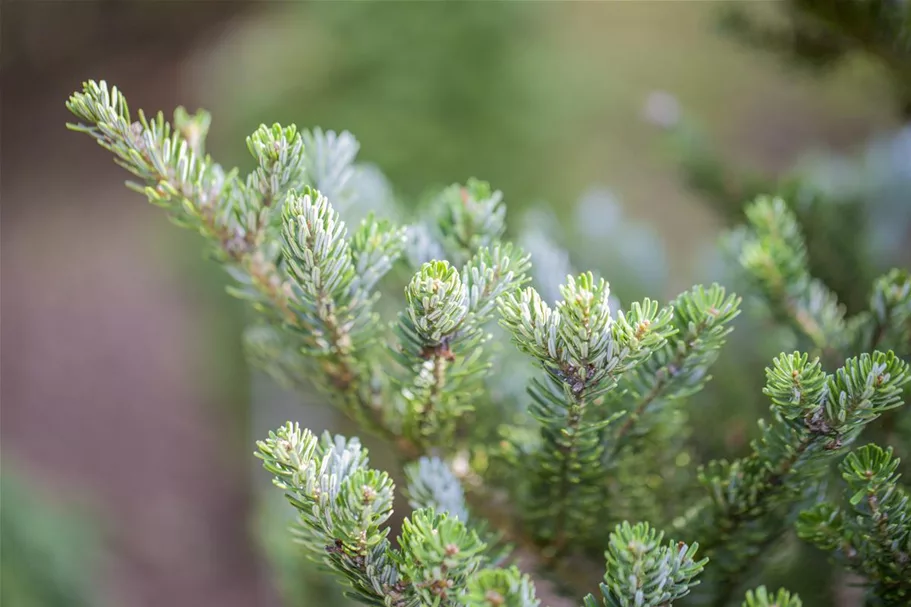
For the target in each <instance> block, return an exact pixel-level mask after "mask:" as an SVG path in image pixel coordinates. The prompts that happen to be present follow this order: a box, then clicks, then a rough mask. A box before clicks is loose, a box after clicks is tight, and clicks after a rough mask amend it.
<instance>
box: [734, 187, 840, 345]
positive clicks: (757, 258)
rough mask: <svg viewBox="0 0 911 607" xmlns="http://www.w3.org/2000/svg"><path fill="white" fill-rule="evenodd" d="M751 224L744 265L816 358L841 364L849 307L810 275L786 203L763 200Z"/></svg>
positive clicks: (742, 245)
mask: <svg viewBox="0 0 911 607" xmlns="http://www.w3.org/2000/svg"><path fill="white" fill-rule="evenodd" d="M746 216H747V220H748V223H749V227H748V228H747V229H742V230H741V231H740V232H739V233H737V234H736V236H735V241H739V242H738V244H739V251H740V263H741V265H742V266H743V268H744V269H745V270H746V272H747V275H748V276H749V277H750V279H751V280H752V282H753V284H754V286H755V287H756V288H757V290H758V291H759V292H760V293H762V295H763V296H764V298H765V299H766V301H767V303H768V305H769V308H770V310H771V311H772V312H773V314H774V315H775V316H776V318H777V319H779V320H781V321H783V322H786V323H788V324H790V325H791V326H792V327H793V328H794V330H795V331H797V333H798V334H799V335H802V336H804V337H806V338H807V339H809V341H810V342H811V343H812V344H813V346H814V348H815V353H816V354H817V355H819V356H822V357H824V358H825V359H827V360H830V361H840V360H841V357H842V354H841V353H842V352H843V350H844V346H845V345H846V344H845V338H846V336H847V335H848V331H847V328H846V325H845V321H844V316H845V310H844V307H843V306H841V305H840V304H839V303H838V300H837V298H836V297H835V295H834V293H832V292H831V291H830V290H829V289H828V288H827V287H826V286H825V285H824V284H823V283H822V282H820V281H819V280H816V279H814V278H813V277H811V276H810V273H809V270H808V266H807V252H806V245H805V244H804V241H803V237H802V236H801V234H800V228H799V226H798V223H797V219H796V218H795V216H794V214H793V213H792V212H791V211H790V210H789V209H788V207H787V205H786V204H785V203H784V201H783V200H782V199H781V198H777V197H776V198H768V197H760V198H758V199H757V200H756V201H755V202H753V203H752V204H750V205H748V206H747V208H746Z"/></svg>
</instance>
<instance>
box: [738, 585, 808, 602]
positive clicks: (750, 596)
mask: <svg viewBox="0 0 911 607" xmlns="http://www.w3.org/2000/svg"><path fill="white" fill-rule="evenodd" d="M743 607H803V603H802V602H801V600H800V597H799V596H797V595H796V594H792V593H790V592H788V591H787V590H785V589H784V588H782V589H779V590H778V592H775V593H772V592H769V591H768V590H766V587H765V586H760V587H759V588H757V589H756V590H748V591H747V595H746V600H744V602H743Z"/></svg>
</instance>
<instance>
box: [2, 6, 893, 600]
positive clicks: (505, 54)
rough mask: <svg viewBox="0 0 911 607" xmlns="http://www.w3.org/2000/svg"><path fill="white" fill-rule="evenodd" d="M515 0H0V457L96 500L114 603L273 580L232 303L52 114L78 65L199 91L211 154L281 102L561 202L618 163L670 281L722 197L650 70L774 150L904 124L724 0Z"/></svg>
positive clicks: (684, 270) (323, 122)
mask: <svg viewBox="0 0 911 607" xmlns="http://www.w3.org/2000/svg"><path fill="white" fill-rule="evenodd" d="M471 4H477V3H471ZM506 4H510V3H493V4H485V6H483V7H478V6H470V5H468V6H462V7H461V8H459V7H455V8H453V7H451V6H448V5H447V6H437V7H428V6H426V5H424V4H420V3H385V4H384V5H383V6H368V5H367V3H343V4H341V5H329V4H326V3H317V4H305V3H300V4H297V3H277V2H275V3H272V2H267V3H252V4H245V3H240V2H192V3H190V2H187V3H182V2H181V3H178V2H173V3H172V2H143V1H139V0H136V1H132V2H130V1H124V0H109V1H106V2H10V1H6V2H4V4H3V6H2V28H3V31H2V44H3V48H2V79H0V82H2V114H0V115H2V147H0V154H2V157H0V160H2V185H0V191H2V193H0V198H2V394H0V399H2V422H0V440H2V457H3V473H4V475H8V474H9V473H10V470H12V471H14V473H15V474H17V475H18V476H20V477H25V478H27V479H28V481H29V483H31V484H34V485H36V486H37V487H39V488H40V490H41V491H45V492H48V493H47V494H48V495H51V496H53V497H52V498H51V499H52V501H53V502H54V503H55V504H58V505H59V506H60V507H61V508H62V509H63V510H67V511H69V510H74V509H75V510H80V511H82V510H85V511H86V512H87V513H88V514H87V515H86V516H87V518H88V519H89V520H91V521H93V524H96V525H97V526H98V528H99V529H100V536H101V538H102V540H101V545H102V546H103V549H102V550H101V553H100V555H99V556H98V557H97V558H98V562H99V563H100V564H99V566H98V568H96V569H94V573H92V575H93V576H96V578H95V579H97V581H98V584H97V587H98V588H99V589H100V594H101V596H102V597H103V598H102V602H103V604H108V605H130V606H135V607H143V606H146V605H148V606H152V605H156V606H157V605H161V604H168V605H171V606H173V607H178V606H183V605H186V606H190V605H194V606H197V605H219V606H221V607H231V606H234V605H237V606H241V605H244V606H248V605H265V604H269V603H270V602H273V601H275V593H274V590H273V588H272V586H273V584H272V581H271V576H270V575H269V574H268V573H267V572H266V571H265V568H264V566H263V565H262V558H261V557H260V556H258V555H259V552H260V550H259V548H257V545H258V544H257V541H256V539H255V538H254V537H253V535H254V533H253V531H251V528H252V526H251V523H250V520H251V513H252V510H253V507H252V505H251V504H252V500H253V498H252V497H251V489H250V487H251V478H250V477H251V471H252V470H253V469H254V468H253V464H252V463H251V461H250V460H251V459H252V458H250V452H251V451H252V434H253V433H252V432H251V426H256V425H258V424H256V423H255V422H253V421H251V419H254V417H252V414H251V412H250V410H251V406H250V402H251V400H252V399H251V396H250V395H251V393H252V392H251V383H250V378H249V375H248V372H247V370H246V367H245V365H244V363H243V361H242V357H241V354H240V352H239V336H240V330H241V324H242V321H243V317H242V313H241V311H240V309H239V307H238V306H237V305H236V304H235V303H234V302H231V301H229V299H228V297H227V296H226V295H224V293H223V289H222V287H223V284H224V279H223V277H222V276H221V274H220V271H219V270H218V269H217V268H216V267H214V266H212V265H210V264H209V263H208V262H206V261H204V260H202V259H201V256H200V250H201V247H200V244H199V243H198V242H197V240H196V239H195V237H194V236H193V235H190V234H184V233H182V232H180V231H178V230H174V229H173V228H172V227H171V226H170V225H169V224H168V222H167V220H166V219H165V218H164V217H163V215H162V213H160V212H159V211H158V210H157V209H154V208H151V207H150V206H149V205H147V204H146V202H145V201H144V200H143V199H142V198H141V197H140V196H138V195H135V194H133V193H130V192H129V191H127V190H126V189H125V188H124V187H123V181H124V179H125V177H126V175H125V174H124V173H123V171H122V170H120V169H119V168H118V167H117V166H115V165H114V164H113V163H112V162H111V159H110V158H109V155H108V154H107V153H105V152H104V151H103V150H101V149H99V148H97V146H95V145H94V144H92V143H91V142H90V141H89V140H88V139H87V138H86V137H84V136H80V135H77V134H73V133H70V132H68V131H66V130H65V128H64V123H65V122H67V120H68V119H69V115H68V113H67V111H66V110H65V108H64V101H65V100H66V98H67V97H68V95H69V94H71V93H72V92H73V91H74V90H76V89H77V88H79V86H80V84H81V82H82V81H83V80H86V79H89V78H95V79H102V78H103V79H106V80H107V81H108V82H109V83H113V84H116V85H117V86H118V87H120V88H121V89H122V90H123V91H125V92H126V95H127V97H128V99H129V100H130V103H131V105H132V108H133V109H134V111H135V109H137V108H140V107H141V108H144V109H146V110H147V111H157V110H158V109H164V110H165V111H166V113H169V112H170V111H171V109H172V108H173V107H175V106H177V105H185V106H187V107H188V108H189V109H195V108H196V107H206V108H208V109H210V110H212V112H213V115H214V123H213V132H212V136H211V143H210V146H209V148H210V151H212V153H213V154H214V155H215V156H216V157H218V158H219V159H220V160H222V161H223V162H225V163H226V164H232V163H244V162H246V159H245V158H244V156H243V155H244V149H243V143H242V141H243V139H242V138H243V136H245V135H246V134H247V133H249V132H250V131H252V130H253V128H255V126H256V125H257V124H259V122H271V121H273V120H275V121H286V122H292V121H293V122H297V123H298V124H299V125H301V126H302V127H310V126H324V127H329V128H339V129H340V128H348V129H351V130H352V131H353V132H354V133H355V134H356V135H358V136H359V137H360V138H361V141H362V144H363V153H364V156H365V157H366V158H367V159H368V160H372V161H374V162H376V163H377V164H378V165H379V166H380V168H382V169H383V170H384V171H386V172H387V174H388V175H389V176H390V178H391V179H392V181H393V184H394V185H395V186H396V187H397V188H399V189H400V190H401V191H402V192H403V193H404V194H407V195H414V194H417V193H419V192H420V191H421V190H422V189H423V187H425V186H429V185H433V184H435V183H438V182H439V183H447V182H451V181H461V180H464V179H465V178H467V177H468V176H470V175H478V176H479V177H482V178H485V179H489V180H490V181H491V182H493V183H494V185H496V186H497V187H500V188H502V189H503V190H504V191H505V192H506V198H507V200H508V201H509V202H510V205H513V204H514V205H515V208H523V207H527V206H529V205H531V204H533V203H536V202H538V201H540V200H543V201H548V202H550V203H551V204H552V205H553V206H554V208H556V209H557V211H558V216H559V217H560V219H561V220H564V221H566V222H570V219H569V218H570V216H571V210H570V209H571V207H572V205H573V203H574V202H575V201H576V199H577V198H578V197H579V195H580V194H581V193H582V192H584V191H585V189H586V188H587V187H589V186H590V185H591V184H593V183H600V184H604V185H607V186H609V187H610V188H611V189H612V190H613V191H614V192H615V193H616V194H617V196H618V198H619V200H620V201H621V202H622V204H623V208H624V212H625V213H627V214H628V215H629V216H631V217H633V218H635V219H636V220H638V221H642V222H644V223H647V224H649V225H650V226H651V227H652V229H654V230H655V231H656V232H657V233H658V234H659V236H660V237H661V239H662V241H663V242H664V243H665V245H666V247H667V250H668V252H669V253H670V255H669V259H670V264H671V265H670V267H669V268H668V270H667V283H666V284H665V285H664V287H663V290H664V291H665V292H664V293H662V294H665V295H666V294H670V293H673V292H674V291H675V290H676V289H678V288H680V287H681V286H682V285H688V284H690V283H691V282H692V280H691V279H692V275H693V273H694V272H695V271H696V270H694V268H695V267H696V266H697V264H698V257H699V253H700V251H701V250H702V249H703V247H704V246H705V245H706V244H707V243H710V242H712V240H713V239H714V236H715V234H716V233H717V230H718V229H719V225H720V222H719V221H718V220H717V219H716V218H715V217H714V216H713V215H712V214H711V213H710V212H709V211H708V210H707V209H706V208H705V207H704V206H702V205H700V204H699V203H698V202H697V201H696V200H695V197H694V196H693V195H692V194H691V193H690V192H688V191H687V190H686V189H685V188H684V187H683V185H682V184H681V182H680V179H679V175H678V174H677V173H676V171H675V169H674V166H673V163H672V162H671V160H669V159H668V158H667V157H666V154H665V153H664V152H663V151H662V149H661V146H660V145H659V140H658V135H657V134H656V133H655V129H654V128H653V127H652V126H651V125H649V124H647V123H646V122H645V121H644V120H642V118H641V114H642V105H643V102H644V99H645V98H646V97H647V95H648V94H649V93H650V92H653V91H655V90H669V91H672V92H673V93H674V95H675V96H676V97H677V99H679V101H680V103H681V106H682V107H684V108H687V110H688V111H690V112H691V113H692V115H693V116H694V117H695V118H696V119H697V120H699V121H700V122H701V123H703V124H704V125H706V128H707V129H708V132H709V133H710V134H711V135H712V136H713V137H715V138H716V140H717V141H718V142H719V145H720V146H721V149H722V150H723V151H724V152H725V153H726V154H727V155H729V157H730V158H731V159H733V160H734V161H735V162H739V163H742V164H749V165H751V166H755V167H760V168H761V169H763V170H766V171H768V172H770V173H775V172H776V171H779V170H781V169H783V168H785V167H787V166H790V165H791V164H792V163H793V162H794V160H795V159H796V158H797V157H798V156H799V154H800V153H801V152H802V151H803V150H806V149H813V148H828V149H836V150H840V149H851V148H852V146H855V145H856V144H857V143H858V142H860V141H863V140H864V139H866V138H867V137H868V136H870V135H871V134H873V133H876V132H878V131H881V130H885V129H888V128H889V127H891V126H892V125H893V119H892V118H891V117H890V115H889V113H888V111H886V110H884V109H883V108H882V107H879V106H877V105H876V104H870V103H868V102H867V101H868V100H869V99H870V98H871V95H872V96H875V95H877V91H879V92H882V91H884V90H885V89H884V85H883V84H882V79H881V77H880V75H879V74H878V73H877V72H876V71H875V70H874V69H870V68H869V66H864V65H853V66H851V67H850V68H848V69H846V70H843V71H842V72H840V73H839V74H837V75H835V76H833V77H831V78H829V79H827V80H825V81H817V80H813V79H809V78H806V77H802V76H799V75H795V74H793V73H789V72H787V71H785V70H782V68H781V67H780V66H778V65H777V64H776V63H775V62H774V61H771V60H769V59H768V58H763V57H757V56H755V55H751V54H749V53H746V52H745V51H743V50H742V49H739V48H738V47H737V46H736V45H734V44H732V43H731V42H730V41H729V40H725V39H723V38H722V37H720V36H718V35H717V33H716V32H715V30H714V27H713V25H712V23H713V21H712V20H713V11H714V8H715V7H713V4H714V3H698V2H686V3H658V2H655V3H640V4H635V5H633V4H627V3H610V2H605V3H578V4H575V3H573V4H563V3H540V4H538V3H535V4H520V5H514V6H505V5H506ZM453 24H455V25H453ZM365 32H368V33H369V35H367V34H365ZM461 66H464V67H461ZM460 70H461V71H460ZM463 72H465V73H463ZM378 74H384V76H382V77H381V76H379V75H378ZM437 81H439V82H440V84H439V86H436V84H435V83H436V82H437ZM435 86H436V88H434V87H435ZM428 91H429V92H428ZM470 91H473V93H470ZM883 94H884V93H883ZM510 208H511V210H512V208H513V206H511V207H510ZM86 550H87V549H86ZM86 558H89V555H88V552H86ZM92 558H93V559H94V558H95V557H94V553H93V556H92ZM93 562H94V561H93Z"/></svg>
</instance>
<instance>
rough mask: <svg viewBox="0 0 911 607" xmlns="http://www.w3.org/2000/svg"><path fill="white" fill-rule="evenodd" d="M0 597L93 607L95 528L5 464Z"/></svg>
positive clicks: (25, 605)
mask: <svg viewBox="0 0 911 607" xmlns="http://www.w3.org/2000/svg"><path fill="white" fill-rule="evenodd" d="M0 494H2V507H0V536H2V538H3V540H2V541H3V549H2V551H0V603H3V604H4V605H16V606H17V607H91V606H94V605H97V604H98V600H99V598H100V595H99V592H98V588H97V586H96V581H97V578H96V575H97V573H98V565H99V564H100V558H99V552H98V550H99V539H100V538H99V536H98V530H97V529H95V528H94V526H93V525H92V524H91V520H90V519H89V518H88V517H87V516H85V513H82V514H79V513H76V512H73V511H72V510H66V509H64V508H62V507H61V506H60V504H61V502H60V501H59V500H57V499H52V498H51V496H50V495H48V494H46V493H45V492H44V491H39V490H38V489H37V488H35V487H32V486H30V485H29V484H28V483H27V482H26V481H25V480H24V478H20V476H19V475H18V474H11V471H10V469H9V468H8V467H4V472H3V479H2V482H0Z"/></svg>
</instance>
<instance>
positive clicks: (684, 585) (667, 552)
mask: <svg viewBox="0 0 911 607" xmlns="http://www.w3.org/2000/svg"><path fill="white" fill-rule="evenodd" d="M663 538H664V533H662V532H659V531H657V530H655V529H653V528H651V527H650V526H649V525H648V523H639V524H637V525H635V526H632V525H630V524H629V523H625V522H624V523H623V524H621V525H618V526H617V528H616V529H615V530H614V532H613V533H611V535H610V539H609V544H608V549H607V552H606V553H605V558H606V560H607V572H606V573H605V574H604V583H602V584H601V596H602V601H603V605H604V607H671V605H672V604H673V602H674V601H676V600H678V599H680V598H683V597H684V596H686V595H687V594H689V592H690V588H691V587H693V586H695V585H697V584H698V583H699V582H698V581H696V580H695V579H694V578H695V577H696V576H697V575H698V574H699V573H700V572H701V571H702V568H703V567H704V566H705V564H706V563H707V562H708V559H702V560H699V561H696V560H695V555H696V550H697V549H698V547H699V546H698V544H693V545H692V546H688V545H686V544H685V543H683V542H677V541H674V540H671V541H670V542H668V543H667V544H666V545H664V544H662V539H663ZM597 606H598V601H597V600H596V599H595V597H593V596H592V595H588V596H587V597H585V607H597Z"/></svg>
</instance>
